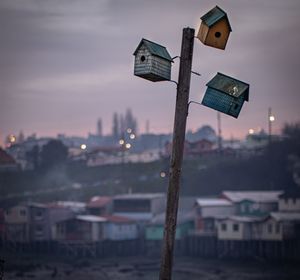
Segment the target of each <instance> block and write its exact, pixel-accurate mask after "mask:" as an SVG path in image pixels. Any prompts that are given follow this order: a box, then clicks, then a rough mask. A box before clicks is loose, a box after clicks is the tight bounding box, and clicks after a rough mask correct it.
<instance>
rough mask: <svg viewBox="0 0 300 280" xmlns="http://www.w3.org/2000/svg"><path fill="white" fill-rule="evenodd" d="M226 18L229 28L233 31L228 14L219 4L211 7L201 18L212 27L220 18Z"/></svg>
mask: <svg viewBox="0 0 300 280" xmlns="http://www.w3.org/2000/svg"><path fill="white" fill-rule="evenodd" d="M223 18H226V20H227V22H228V26H229V30H230V31H232V29H231V26H230V23H229V20H228V18H227V14H226V13H225V12H224V11H223V10H222V9H221V8H220V7H218V6H216V7H214V8H213V9H211V10H210V11H209V12H207V13H206V14H205V15H204V16H202V17H201V20H202V21H203V22H204V23H205V24H206V25H207V26H208V27H211V26H213V25H214V24H216V23H217V22H218V21H219V20H221V19H223Z"/></svg>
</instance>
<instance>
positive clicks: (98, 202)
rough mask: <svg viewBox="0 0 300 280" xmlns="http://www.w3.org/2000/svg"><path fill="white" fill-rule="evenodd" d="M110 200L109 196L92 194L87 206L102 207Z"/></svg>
mask: <svg viewBox="0 0 300 280" xmlns="http://www.w3.org/2000/svg"><path fill="white" fill-rule="evenodd" d="M111 201H112V198H111V197H110V196H94V197H92V198H91V199H90V201H89V202H88V204H87V207H88V208H98V207H104V206H106V205H107V204H109V203H110V202H111Z"/></svg>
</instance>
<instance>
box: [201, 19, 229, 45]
mask: <svg viewBox="0 0 300 280" xmlns="http://www.w3.org/2000/svg"><path fill="white" fill-rule="evenodd" d="M216 32H220V33H221V37H220V38H216V37H215V33H216ZM229 33H230V29H229V26H228V21H227V19H226V18H224V19H221V20H220V21H218V23H216V24H215V25H213V26H211V27H210V29H209V32H208V34H207V36H206V38H205V42H203V43H204V44H205V45H207V46H212V47H216V46H217V47H218V48H220V49H223V50H224V49H225V47H226V43H227V38H228V36H229V35H228V34H229ZM201 42H202V41H201Z"/></svg>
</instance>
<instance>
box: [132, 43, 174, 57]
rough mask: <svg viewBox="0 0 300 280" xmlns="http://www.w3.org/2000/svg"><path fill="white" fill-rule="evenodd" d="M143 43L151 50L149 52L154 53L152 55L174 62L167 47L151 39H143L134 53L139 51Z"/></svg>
mask: <svg viewBox="0 0 300 280" xmlns="http://www.w3.org/2000/svg"><path fill="white" fill-rule="evenodd" d="M142 45H145V46H146V48H147V49H148V50H149V52H150V53H151V54H152V55H155V56H158V57H161V58H164V59H166V60H168V61H171V62H173V60H172V57H171V56H170V54H169V53H168V51H167V49H166V47H164V46H162V45H159V44H156V43H154V42H152V41H149V40H147V39H144V38H143V39H142V40H141V42H140V43H139V45H138V47H137V48H136V50H135V51H134V53H133V55H136V53H137V52H138V50H139V48H140V47H141V46H142Z"/></svg>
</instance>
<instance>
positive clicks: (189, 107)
mask: <svg viewBox="0 0 300 280" xmlns="http://www.w3.org/2000/svg"><path fill="white" fill-rule="evenodd" d="M191 103H195V104H198V105H202V104H201V103H199V102H196V101H190V102H189V103H188V109H187V115H188V114H189V108H190V104H191Z"/></svg>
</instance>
